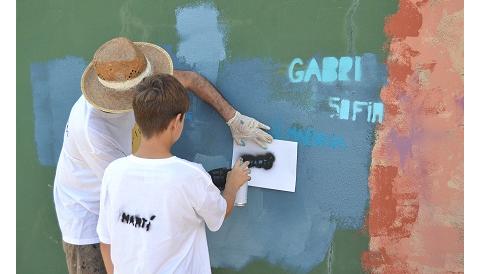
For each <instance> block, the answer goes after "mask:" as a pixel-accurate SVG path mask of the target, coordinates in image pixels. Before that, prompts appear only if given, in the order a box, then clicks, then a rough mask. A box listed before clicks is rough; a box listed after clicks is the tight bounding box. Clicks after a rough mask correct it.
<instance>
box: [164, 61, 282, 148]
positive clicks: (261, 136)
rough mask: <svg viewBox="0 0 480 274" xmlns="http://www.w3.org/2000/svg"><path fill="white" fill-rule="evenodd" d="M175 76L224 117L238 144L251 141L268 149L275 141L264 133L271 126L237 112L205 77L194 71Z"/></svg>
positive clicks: (174, 74)
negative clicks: (268, 145) (268, 144)
mask: <svg viewBox="0 0 480 274" xmlns="http://www.w3.org/2000/svg"><path fill="white" fill-rule="evenodd" d="M173 76H175V78H177V80H178V81H179V82H180V83H181V84H182V85H183V86H184V87H185V88H186V89H188V90H191V91H192V92H193V93H195V94H196V95H197V96H198V97H200V99H202V100H203V101H205V102H207V103H208V104H210V105H211V106H212V107H213V108H214V109H215V110H216V111H217V112H218V113H219V114H220V115H221V116H222V117H223V119H224V120H225V121H226V122H227V124H228V126H229V127H230V130H231V132H232V137H233V139H234V140H235V142H236V143H237V144H239V145H245V141H246V140H250V141H252V142H255V143H257V144H258V145H259V146H261V147H263V148H266V146H267V143H271V142H272V141H273V137H272V136H271V135H270V134H268V133H266V132H265V131H264V130H269V129H270V127H269V126H267V125H265V124H262V123H260V122H258V121H257V120H255V119H253V118H250V117H248V116H245V115H242V114H241V113H240V112H238V111H237V110H235V109H234V108H233V107H232V106H231V105H230V104H229V103H228V102H227V100H225V98H223V96H222V95H221V94H220V92H218V90H217V89H216V88H215V87H214V86H213V85H212V84H211V83H210V82H209V81H208V80H207V79H205V77H203V76H201V75H200V74H198V73H196V72H193V71H180V70H174V71H173Z"/></svg>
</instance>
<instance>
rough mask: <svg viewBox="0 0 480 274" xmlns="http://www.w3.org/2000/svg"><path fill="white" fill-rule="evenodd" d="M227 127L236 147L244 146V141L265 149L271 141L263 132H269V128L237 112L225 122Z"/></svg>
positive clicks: (268, 135) (269, 136) (270, 137)
mask: <svg viewBox="0 0 480 274" xmlns="http://www.w3.org/2000/svg"><path fill="white" fill-rule="evenodd" d="M227 125H228V126H229V127H230V131H231V132H232V136H233V140H235V143H237V145H241V146H244V145H245V141H247V140H250V141H252V142H254V143H256V144H257V145H259V146H261V147H263V148H267V144H269V143H271V142H272V141H273V138H272V136H271V135H270V134H268V133H266V132H265V131H264V130H270V127H269V126H267V125H265V124H262V123H260V122H259V121H257V120H255V119H253V118H251V117H248V116H245V115H242V114H241V113H240V112H238V111H236V112H235V116H233V118H232V119H230V120H229V121H228V122H227Z"/></svg>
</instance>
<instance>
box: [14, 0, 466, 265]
mask: <svg viewBox="0 0 480 274" xmlns="http://www.w3.org/2000/svg"><path fill="white" fill-rule="evenodd" d="M117 36H126V37H128V38H130V39H131V40H133V41H147V42H151V43H155V44H158V45H160V46H162V47H164V48H165V49H166V50H167V51H168V52H169V54H170V55H171V57H172V59H173V62H174V67H175V68H176V69H180V70H194V71H197V72H199V73H201V74H202V75H204V76H205V77H207V78H208V79H209V80H210V81H211V82H212V83H213V84H214V85H215V86H216V87H218V89H219V90H220V91H221V93H222V94H223V95H224V97H225V98H226V99H227V100H228V101H229V102H230V103H231V104H232V105H233V106H234V107H235V108H236V109H238V110H239V111H240V112H242V113H244V114H246V115H249V116H252V117H255V118H257V119H258V120H260V121H262V122H264V123H266V124H268V125H270V126H271V128H272V130H271V133H272V135H273V136H274V137H275V138H277V139H283V140H291V141H296V142H298V143H299V147H298V166H297V187H296V192H295V193H286V192H278V191H272V190H265V189H260V188H250V189H249V193H248V206H247V207H245V208H236V210H235V211H234V213H233V215H232V216H231V218H229V219H228V220H227V221H226V222H225V223H224V224H223V226H222V228H221V229H220V230H219V231H218V232H215V233H210V232H209V233H207V236H208V241H209V249H210V250H209V251H210V258H211V264H212V267H213V272H214V273H363V272H373V273H452V272H454V273H457V272H463V132H464V131H463V1H459V0H451V1H447V0H443V1H442V0H435V1H434V0H430V1H428V0H423V1H415V0H398V1H397V0H384V1H376V0H322V1H318V0H306V1H298V2H297V1H288V0H278V1H258V0H244V1H223V0H218V1H212V0H204V1H186V0H179V1H162V0H159V1H133V0H121V1H113V0H106V1H93V0H85V1H72V0H47V1H34V0H21V1H18V2H17V271H18V273H49V274H50V273H66V265H65V262H64V254H63V251H62V241H61V235H60V232H59V229H58V225H57V221H56V216H55V211H54V207H53V197H52V186H53V178H54V175H55V166H56V162H57V160H58V155H59V153H60V150H61V146H62V136H63V131H64V128H65V124H66V121H67V119H68V115H69V112H70V109H71V107H72V105H73V104H74V102H75V101H76V100H77V99H78V98H79V96H80V95H81V91H80V77H81V74H82V72H83V70H84V69H85V67H86V66H87V65H88V63H89V62H90V61H91V58H92V56H93V53H94V52H95V50H96V49H97V48H98V47H99V46H100V45H101V44H103V43H104V42H105V41H107V40H109V39H111V38H113V37H117ZM191 98H192V100H191V106H190V111H189V113H187V121H186V125H185V130H184V134H183V135H182V138H181V139H180V141H179V142H178V144H176V146H175V148H174V153H175V154H176V155H178V156H179V157H182V158H185V159H188V160H191V161H195V162H199V163H202V164H203V166H204V167H205V168H206V169H207V170H208V169H212V168H217V167H223V166H227V165H229V163H230V160H231V153H232V138H231V135H230V132H229V130H228V127H227V126H226V124H225V122H224V121H223V120H222V119H221V117H220V116H219V115H218V114H217V113H216V112H215V111H214V110H213V109H212V108H211V107H210V106H209V105H207V104H205V103H204V102H203V101H201V100H199V99H198V98H196V97H194V96H191Z"/></svg>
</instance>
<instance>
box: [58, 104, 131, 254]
mask: <svg viewBox="0 0 480 274" xmlns="http://www.w3.org/2000/svg"><path fill="white" fill-rule="evenodd" d="M134 124H135V118H134V115H133V111H131V112H127V113H120V114H112V113H105V112H102V111H100V110H98V109H96V108H94V107H93V106H91V105H90V104H89V103H88V102H87V101H86V100H85V98H84V97H83V95H82V96H81V97H80V98H79V99H78V100H77V102H76V103H75V105H74V106H73V107H72V110H71V112H70V116H69V118H68V122H67V125H66V127H65V133H64V138H63V146H62V150H61V153H60V157H59V160H58V164H57V171H56V175H55V182H54V187H53V197H54V202H55V210H56V213H57V219H58V223H59V226H60V230H61V231H62V238H63V240H64V241H65V242H67V243H70V244H76V245H86V244H94V243H98V242H99V239H98V235H97V232H96V227H97V221H98V212H99V203H100V188H101V182H102V178H103V173H104V171H105V168H106V167H107V166H108V164H110V163H111V162H112V161H113V160H115V159H118V158H121V157H125V156H127V155H129V154H131V152H132V149H131V147H132V128H133V126H134Z"/></svg>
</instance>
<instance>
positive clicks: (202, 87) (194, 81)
mask: <svg viewBox="0 0 480 274" xmlns="http://www.w3.org/2000/svg"><path fill="white" fill-rule="evenodd" d="M173 76H175V78H177V80H178V81H179V82H180V83H181V84H182V85H183V86H184V87H185V88H186V89H188V90H191V91H192V92H193V93H195V95H197V96H198V97H200V99H202V100H203V101H205V102H207V103H208V104H210V105H211V106H212V107H213V108H214V109H215V110H216V111H217V112H218V113H219V114H220V116H222V117H223V119H224V120H225V121H228V120H230V119H232V118H233V116H234V115H235V109H234V108H233V107H232V106H231V105H230V104H229V103H228V102H227V100H225V98H223V96H222V95H221V94H220V92H218V90H217V89H216V88H215V87H214V86H213V85H212V84H211V83H210V82H209V81H208V80H207V79H205V78H204V77H202V76H201V75H200V74H198V73H196V72H193V71H181V70H174V71H173Z"/></svg>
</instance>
